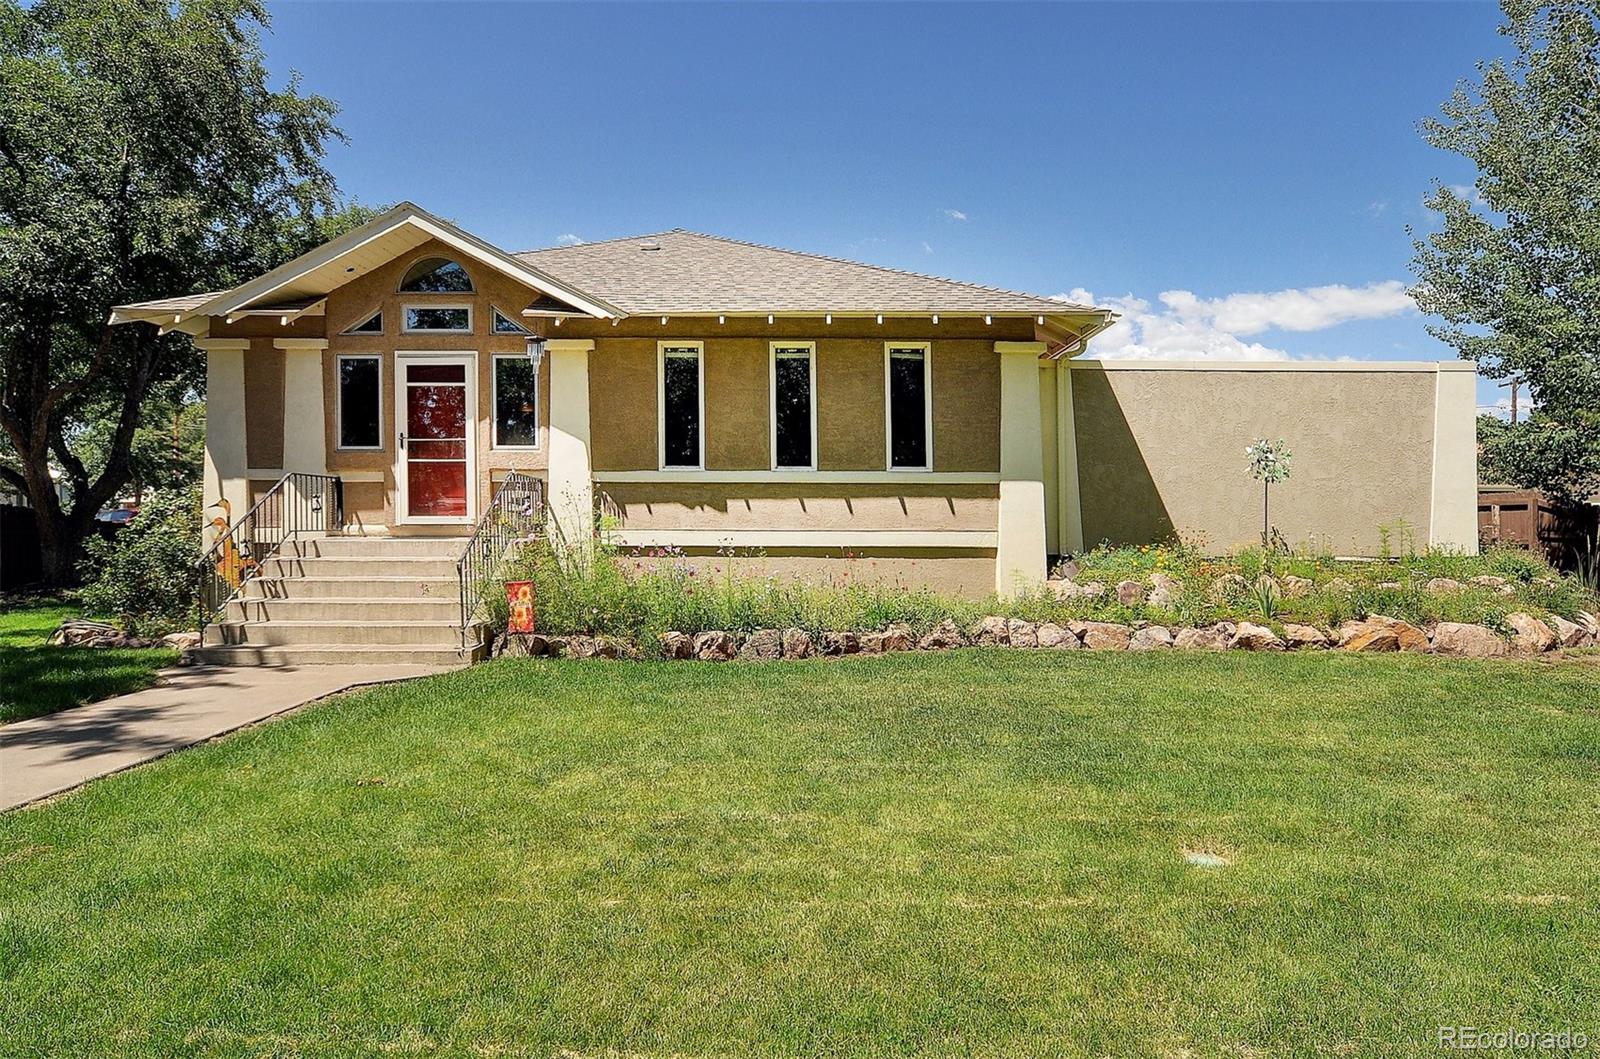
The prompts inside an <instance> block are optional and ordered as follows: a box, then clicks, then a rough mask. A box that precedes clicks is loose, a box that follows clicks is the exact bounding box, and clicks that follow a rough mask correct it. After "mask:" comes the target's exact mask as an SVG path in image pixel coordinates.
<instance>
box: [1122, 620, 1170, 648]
mask: <svg viewBox="0 0 1600 1059" xmlns="http://www.w3.org/2000/svg"><path fill="white" fill-rule="evenodd" d="M1171 646H1172V630H1171V629H1169V628H1167V627H1166V626H1165V625H1146V626H1145V627H1144V628H1142V629H1137V630H1135V631H1134V634H1133V636H1131V637H1130V638H1129V639H1128V650H1130V651H1154V650H1157V649H1159V648H1162V647H1171Z"/></svg>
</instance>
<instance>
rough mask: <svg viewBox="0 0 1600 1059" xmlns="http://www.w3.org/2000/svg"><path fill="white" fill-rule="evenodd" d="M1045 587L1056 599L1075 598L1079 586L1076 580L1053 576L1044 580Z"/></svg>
mask: <svg viewBox="0 0 1600 1059" xmlns="http://www.w3.org/2000/svg"><path fill="white" fill-rule="evenodd" d="M1045 587H1046V588H1048V589H1049V590H1050V594H1051V595H1052V596H1054V597H1055V598H1056V599H1077V598H1078V592H1079V588H1078V585H1077V583H1076V582H1074V581H1073V580H1072V579H1070V578H1066V577H1055V578H1051V579H1050V580H1049V581H1046V582H1045Z"/></svg>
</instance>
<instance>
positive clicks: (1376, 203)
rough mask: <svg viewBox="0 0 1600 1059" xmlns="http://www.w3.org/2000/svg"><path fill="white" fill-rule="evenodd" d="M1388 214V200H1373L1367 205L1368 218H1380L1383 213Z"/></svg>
mask: <svg viewBox="0 0 1600 1059" xmlns="http://www.w3.org/2000/svg"><path fill="white" fill-rule="evenodd" d="M1388 212H1389V200H1388V199H1374V200H1373V201H1372V202H1369V203H1367V216H1368V217H1382V216H1383V215H1384V214H1385V213H1388Z"/></svg>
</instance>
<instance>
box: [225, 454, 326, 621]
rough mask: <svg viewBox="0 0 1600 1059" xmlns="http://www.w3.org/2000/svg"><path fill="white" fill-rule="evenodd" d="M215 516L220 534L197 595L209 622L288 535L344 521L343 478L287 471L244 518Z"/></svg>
mask: <svg viewBox="0 0 1600 1059" xmlns="http://www.w3.org/2000/svg"><path fill="white" fill-rule="evenodd" d="M226 522H227V520H226V519H222V518H218V519H215V520H213V525H216V526H217V528H218V529H219V530H221V531H222V532H221V534H220V535H219V536H218V537H217V539H216V540H214V541H212V542H211V547H210V548H207V549H206V552H205V555H203V556H202V557H201V559H200V564H199V567H198V569H197V571H196V573H197V574H198V576H199V579H200V586H199V590H198V592H197V593H196V598H197V599H198V600H199V603H200V626H201V628H204V627H205V626H206V625H207V624H209V623H210V622H211V621H212V619H214V618H215V617H216V616H217V614H218V613H219V612H220V611H221V610H222V608H224V607H226V606H227V605H228V601H229V600H231V599H233V598H234V597H236V596H237V595H238V594H239V593H240V591H242V590H243V588H244V586H245V585H246V584H247V583H249V581H250V580H251V579H252V578H254V577H256V576H257V575H259V574H260V573H261V570H262V568H263V567H265V566H266V564H267V561H268V560H269V559H271V558H273V557H274V556H275V555H277V554H278V550H279V549H280V548H282V547H283V545H284V542H285V541H290V540H293V539H295V538H296V537H298V536H300V535H301V534H309V533H327V532H328V531H329V530H333V529H338V528H340V527H342V526H343V525H344V481H343V479H341V478H338V477H336V476H334V475H330V474H303V473H299V472H296V473H292V474H286V475H284V476H283V477H282V478H280V479H278V483H277V484H276V485H274V486H273V487H272V488H271V489H269V490H267V492H266V494H265V495H263V496H262V497H261V499H260V500H257V501H256V502H255V506H253V507H251V509H250V510H249V511H247V512H245V515H244V517H243V518H241V519H239V521H237V522H235V523H233V524H232V525H231V526H230V525H227V524H226Z"/></svg>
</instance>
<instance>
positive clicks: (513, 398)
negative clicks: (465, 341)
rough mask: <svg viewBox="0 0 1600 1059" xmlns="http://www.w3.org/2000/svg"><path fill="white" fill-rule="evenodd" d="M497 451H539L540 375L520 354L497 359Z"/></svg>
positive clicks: (495, 388) (495, 366)
mask: <svg viewBox="0 0 1600 1059" xmlns="http://www.w3.org/2000/svg"><path fill="white" fill-rule="evenodd" d="M494 447H495V448H497V449H536V448H538V447H539V373H538V372H537V371H535V370H534V367H533V362H532V361H530V360H529V359H528V358H527V357H526V356H525V355H523V354H520V353H517V354H512V355H508V356H497V357H495V358H494Z"/></svg>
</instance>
